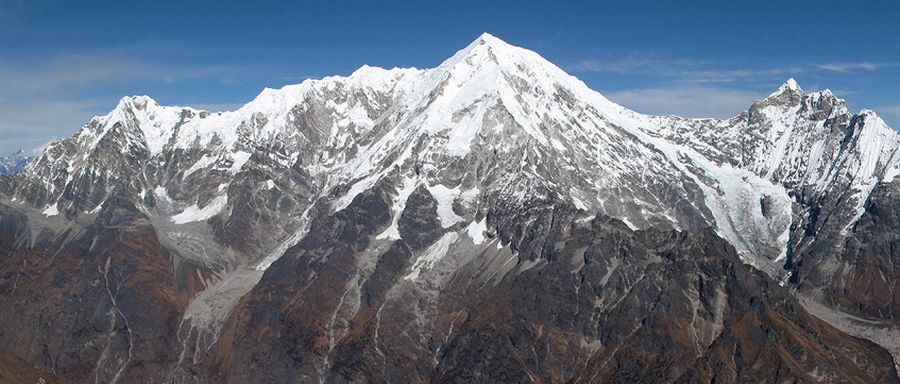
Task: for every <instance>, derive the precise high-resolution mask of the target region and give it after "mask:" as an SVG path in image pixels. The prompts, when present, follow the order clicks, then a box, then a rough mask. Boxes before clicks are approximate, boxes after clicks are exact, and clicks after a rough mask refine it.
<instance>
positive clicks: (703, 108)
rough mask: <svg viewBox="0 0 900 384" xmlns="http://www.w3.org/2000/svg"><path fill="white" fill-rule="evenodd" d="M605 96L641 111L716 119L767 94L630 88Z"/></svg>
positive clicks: (694, 89)
mask: <svg viewBox="0 0 900 384" xmlns="http://www.w3.org/2000/svg"><path fill="white" fill-rule="evenodd" d="M605 95H606V96H607V97H609V98H610V99H611V100H613V101H615V102H617V103H619V104H622V105H623V106H625V107H628V108H630V109H633V110H635V111H638V112H641V113H646V114H652V115H678V116H683V117H716V118H730V117H734V116H737V115H738V114H740V113H741V112H743V111H745V110H747V109H748V108H749V107H750V105H751V104H753V102H754V101H756V100H760V99H763V98H765V97H766V94H765V93H759V92H752V91H744V90H737V89H724V88H714V87H685V88H652V89H632V90H623V91H615V92H608V93H606V94H605Z"/></svg>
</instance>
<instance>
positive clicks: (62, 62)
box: [0, 49, 251, 155]
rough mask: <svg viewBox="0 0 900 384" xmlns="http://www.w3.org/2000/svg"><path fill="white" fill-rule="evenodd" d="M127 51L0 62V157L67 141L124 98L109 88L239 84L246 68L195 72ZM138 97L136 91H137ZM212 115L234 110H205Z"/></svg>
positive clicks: (198, 68)
mask: <svg viewBox="0 0 900 384" xmlns="http://www.w3.org/2000/svg"><path fill="white" fill-rule="evenodd" d="M125 51H127V50H125V49H121V50H113V51H111V52H108V53H104V54H98V55H87V54H62V55H57V56H53V57H46V58H42V59H33V60H25V61H15V60H8V59H6V60H4V59H2V58H0V84H3V86H2V87H0V116H3V118H2V119H0V155H2V154H5V153H7V152H12V151H15V150H17V149H29V148H34V147H37V146H39V145H42V144H43V143H45V142H47V141H48V140H50V139H53V138H59V137H68V136H70V135H72V134H73V133H75V132H76V131H77V130H78V129H79V128H81V126H82V125H83V124H84V123H86V122H87V121H88V120H89V119H90V118H91V117H92V116H94V115H98V114H103V113H106V112H107V111H108V110H110V109H112V108H113V107H114V106H115V103H116V101H117V100H118V99H119V98H120V97H123V96H127V95H125V94H121V95H120V94H110V92H109V89H110V87H114V88H115V87H118V88H121V87H123V86H124V87H131V86H132V85H133V84H141V83H147V84H160V83H171V82H187V81H195V80H197V81H212V82H222V81H225V79H229V78H239V77H242V76H241V72H242V71H243V72H244V73H246V72H247V71H251V68H248V67H247V66H242V67H229V66H221V65H209V66H197V65H188V64H187V63H179V62H175V61H171V62H161V61H158V60H157V61H153V60H147V59H138V58H133V57H130V56H129V55H127V54H126V53H125ZM137 92H138V93H140V92H141V91H140V90H137ZM200 107H202V108H208V109H210V110H229V109H235V108H236V105H234V104H205V105H201V106H200Z"/></svg>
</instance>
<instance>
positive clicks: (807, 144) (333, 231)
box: [0, 34, 900, 383]
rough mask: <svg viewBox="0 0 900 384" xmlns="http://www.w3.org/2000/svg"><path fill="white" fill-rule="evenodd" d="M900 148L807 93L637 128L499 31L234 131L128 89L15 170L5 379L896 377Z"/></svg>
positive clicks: (267, 95) (0, 246)
mask: <svg viewBox="0 0 900 384" xmlns="http://www.w3.org/2000/svg"><path fill="white" fill-rule="evenodd" d="M898 148H900V136H898V134H896V133H895V132H894V131H893V130H892V129H890V128H889V127H887V126H886V125H885V124H884V122H883V121H881V119H879V118H878V117H877V116H876V115H875V114H874V113H873V112H870V111H863V112H862V113H860V114H851V113H850V112H848V110H847V107H846V104H845V103H844V102H843V101H842V100H840V99H837V98H836V97H835V96H834V95H832V94H831V93H830V92H828V91H823V92H816V93H811V94H806V93H804V92H803V91H802V90H801V89H800V87H799V85H797V84H796V82H794V81H793V80H789V81H788V82H787V83H785V84H784V85H783V86H782V87H781V88H780V89H779V90H777V91H776V92H775V93H773V94H772V95H771V96H769V97H768V98H766V99H765V100H761V101H758V102H757V103H755V104H754V105H753V106H752V107H751V108H750V109H749V110H748V111H747V112H745V113H743V114H741V115H740V116H738V117H735V118H733V119H729V120H713V119H684V118H679V117H672V116H666V117H654V116H645V115H641V114H638V113H635V112H633V111H629V110H627V109H625V108H623V107H621V106H618V105H616V104H614V103H612V102H610V101H609V100H607V99H606V98H604V97H603V96H602V95H600V94H598V93H596V92H593V91H591V90H590V89H588V88H587V87H586V86H585V85H584V84H583V83H581V82H580V81H578V80H577V79H575V78H573V77H571V76H569V75H567V74H566V73H564V72H563V71H562V70H560V69H559V68H557V67H556V66H554V65H553V64H551V63H549V62H547V61H546V60H544V59H543V58H541V57H540V56H538V55H537V54H535V53H533V52H531V51H527V50H524V49H521V48H517V47H513V46H510V45H508V44H506V43H504V42H502V41H500V40H499V39H497V38H495V37H493V36H490V35H487V34H485V35H483V36H481V37H479V38H478V39H477V40H476V41H475V42H473V43H472V44H470V45H469V46H468V47H466V48H465V49H463V50H461V51H460V52H458V53H457V54H455V55H454V56H453V57H451V58H450V59H448V60H447V61H445V62H444V63H442V64H441V65H440V66H439V67H437V68H434V69H427V70H418V69H393V70H384V69H379V68H371V67H363V68H361V69H359V70H358V71H356V72H354V73H353V74H352V75H351V76H349V77H329V78H325V79H322V80H310V81H306V82H304V83H302V84H299V85H292V86H287V87H284V88H282V89H279V90H272V89H266V90H265V91H263V93H262V94H260V96H259V97H257V98H256V99H255V100H254V101H252V102H250V103H248V104H247V105H245V106H244V107H242V108H240V109H238V110H236V111H232V112H222V113H209V112H205V111H199V110H194V109H191V108H181V107H166V106H160V105H158V104H157V103H156V102H155V101H153V100H152V99H150V98H149V97H146V96H140V97H128V98H124V99H122V101H120V103H119V104H118V105H117V106H116V108H115V109H114V110H113V111H112V112H110V113H109V114H108V115H106V116H99V117H96V118H94V119H92V120H91V121H90V122H88V124H86V125H85V126H84V127H83V128H82V130H81V131H80V132H78V133H77V134H76V135H74V136H73V137H71V138H68V139H64V140H60V141H58V142H55V143H53V144H51V145H49V146H48V147H47V149H46V150H44V152H43V153H42V154H41V155H40V156H39V157H38V158H37V159H35V160H34V162H33V163H32V164H31V165H30V166H29V167H28V168H27V169H26V170H25V171H23V172H20V173H16V174H13V175H9V176H0V345H3V346H4V347H2V348H0V353H2V354H3V355H0V356H9V357H10V358H9V359H6V358H4V359H2V360H0V361H2V362H3V366H2V367H0V368H5V369H7V370H6V371H4V370H2V369H0V373H2V374H6V373H4V372H12V373H9V374H8V375H12V374H15V375H35V374H46V375H47V380H50V379H56V378H59V379H62V380H70V381H73V382H87V381H95V382H179V383H182V382H183V383H195V382H196V383H205V382H284V381H297V382H344V381H349V382H358V381H375V382H397V381H401V382H422V381H434V382H450V381H453V382H457V381H459V382H461V381H465V382H470V381H478V382H496V381H545V382H598V381H601V382H605V381H627V382H633V381H641V382H648V381H653V382H655V381H661V382H675V381H677V382H736V381H740V382H746V381H777V382H783V381H800V382H823V381H824V382H893V381H897V380H898V379H897V372H896V370H895V368H894V364H893V360H892V357H891V354H890V353H889V352H888V351H886V350H885V349H882V348H881V347H880V346H879V345H881V346H883V347H886V348H888V350H889V351H890V352H892V353H900V348H895V346H900V340H898V341H897V342H896V343H895V342H893V340H886V339H885V338H879V337H873V336H872V335H873V334H874V333H872V332H869V331H871V330H874V329H878V330H881V331H884V330H887V331H888V332H889V333H890V332H892V331H893V327H894V326H896V325H897V324H896V317H895V316H894V313H895V312H894V309H893V308H894V307H895V300H894V299H893V298H894V297H895V296H894V295H895V293H894V289H893V287H894V286H895V285H896V284H894V283H895V282H896V277H895V276H897V271H896V267H894V265H896V263H894V262H893V257H894V256H893V253H894V251H893V250H894V248H895V247H894V246H893V244H894V242H896V241H897V230H896V229H895V228H897V226H896V225H895V224H896V222H897V221H898V220H900V219H898V218H897V217H894V216H896V215H895V214H894V213H893V212H895V210H894V209H893V207H894V206H895V205H896V204H895V202H894V200H896V198H897V197H896V194H897V192H895V191H897V188H898V186H897V184H896V183H895V182H894V178H895V176H896V175H897V174H900V165H898V164H900V153H898V151H897V149H898ZM872 276H880V278H879V279H874V280H873V279H872V278H871V277H872ZM797 297H799V298H800V299H801V300H798V298H797ZM801 303H803V305H801ZM806 308H810V310H811V311H813V310H814V312H815V313H816V314H817V315H819V316H821V317H822V318H823V319H826V320H828V321H830V322H831V324H829V323H826V322H824V321H823V320H820V319H818V318H816V317H813V316H812V315H810V314H809V313H808V312H807V309H806ZM836 318H841V319H847V318H852V319H853V320H852V324H849V323H848V322H847V321H843V320H841V321H837V320H834V319H836ZM832 325H835V326H837V327H838V328H834V327H833V326H832ZM844 332H849V334H848V333H844ZM854 336H860V337H865V338H869V339H871V340H872V341H874V343H873V342H872V341H867V340H864V339H860V338H856V337H854ZM888 339H890V338H888ZM875 343H878V344H875ZM896 356H900V355H896ZM22 362H25V364H26V365H25V366H32V367H34V369H35V370H30V371H24V370H23V368H21V367H22V366H23V365H22ZM9 377H19V376H9ZM21 377H26V376H21ZM27 377H31V376H27Z"/></svg>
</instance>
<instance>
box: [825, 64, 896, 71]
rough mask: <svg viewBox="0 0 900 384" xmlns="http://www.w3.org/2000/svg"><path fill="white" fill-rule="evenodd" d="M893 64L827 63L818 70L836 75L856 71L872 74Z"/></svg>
mask: <svg viewBox="0 0 900 384" xmlns="http://www.w3.org/2000/svg"><path fill="white" fill-rule="evenodd" d="M891 65H892V64H888V63H870V62H859V63H826V64H819V65H818V66H817V68H819V69H821V70H825V71H829V72H836V73H848V72H855V71H867V72H872V71H876V70H879V69H881V68H885V67H890V66H891Z"/></svg>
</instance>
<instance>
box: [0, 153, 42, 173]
mask: <svg viewBox="0 0 900 384" xmlns="http://www.w3.org/2000/svg"><path fill="white" fill-rule="evenodd" d="M32 160H34V156H32V155H28V154H26V153H25V151H23V150H21V149H20V150H18V151H16V152H15V153H13V154H11V155H9V156H4V157H0V175H9V174H11V173H16V172H20V171H22V170H24V169H25V167H26V166H28V164H29V163H31V161H32Z"/></svg>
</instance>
